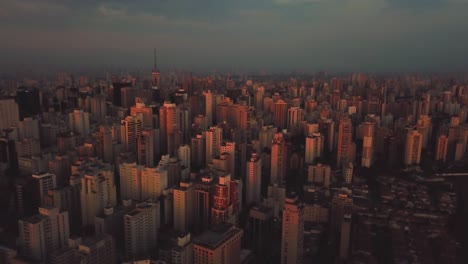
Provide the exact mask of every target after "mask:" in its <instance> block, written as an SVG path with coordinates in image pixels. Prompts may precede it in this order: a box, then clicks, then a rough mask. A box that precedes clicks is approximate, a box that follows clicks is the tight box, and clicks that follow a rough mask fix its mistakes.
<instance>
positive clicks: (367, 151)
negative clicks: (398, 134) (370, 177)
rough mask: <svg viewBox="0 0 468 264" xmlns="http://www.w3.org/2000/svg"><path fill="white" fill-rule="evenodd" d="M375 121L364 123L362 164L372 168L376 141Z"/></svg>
mask: <svg viewBox="0 0 468 264" xmlns="http://www.w3.org/2000/svg"><path fill="white" fill-rule="evenodd" d="M374 129H375V123H373V122H365V123H364V124H362V136H363V143H362V159H361V166H362V167H366V168H370V167H371V166H372V161H373V158H374V157H373V156H374V141H375V132H374Z"/></svg>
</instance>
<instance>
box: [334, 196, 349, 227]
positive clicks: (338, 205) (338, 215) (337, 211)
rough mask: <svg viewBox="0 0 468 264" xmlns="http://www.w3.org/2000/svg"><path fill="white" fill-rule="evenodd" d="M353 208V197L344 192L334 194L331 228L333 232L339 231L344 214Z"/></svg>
mask: <svg viewBox="0 0 468 264" xmlns="http://www.w3.org/2000/svg"><path fill="white" fill-rule="evenodd" d="M352 206H353V197H352V196H351V194H350V193H349V192H347V191H345V190H342V191H339V192H336V193H335V194H334V195H333V199H332V210H331V213H332V215H331V226H332V228H333V230H335V231H336V230H340V228H341V223H342V221H343V216H344V215H345V212H349V210H351V209H352Z"/></svg>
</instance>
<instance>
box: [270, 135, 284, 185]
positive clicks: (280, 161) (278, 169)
mask: <svg viewBox="0 0 468 264" xmlns="http://www.w3.org/2000/svg"><path fill="white" fill-rule="evenodd" d="M287 151H288V150H287V146H286V144H285V142H284V138H283V134H282V133H275V135H274V138H273V141H272V144H271V165H270V168H271V175H270V184H281V183H282V182H283V180H285V176H286V175H285V173H286V169H287V166H286V164H287V163H288V160H287V157H288V155H287Z"/></svg>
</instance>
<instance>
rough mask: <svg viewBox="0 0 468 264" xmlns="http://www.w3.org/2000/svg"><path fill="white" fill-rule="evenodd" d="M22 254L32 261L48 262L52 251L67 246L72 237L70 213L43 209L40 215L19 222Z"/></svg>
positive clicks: (56, 209)
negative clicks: (69, 222)
mask: <svg viewBox="0 0 468 264" xmlns="http://www.w3.org/2000/svg"><path fill="white" fill-rule="evenodd" d="M18 224H19V243H20V248H21V254H22V255H23V256H24V257H25V258H26V259H27V260H31V261H43V262H45V261H46V260H47V256H48V254H50V253H51V252H52V251H54V250H57V249H60V248H63V247H65V246H66V245H67V242H68V238H69V237H70V231H69V224H68V212H66V211H64V212H59V209H58V208H56V207H48V206H45V207H41V208H39V214H37V215H34V216H31V217H28V218H25V219H23V220H19V222H18Z"/></svg>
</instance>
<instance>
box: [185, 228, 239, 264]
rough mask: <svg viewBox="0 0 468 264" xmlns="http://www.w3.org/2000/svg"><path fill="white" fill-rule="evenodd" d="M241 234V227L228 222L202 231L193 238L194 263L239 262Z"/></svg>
mask: <svg viewBox="0 0 468 264" xmlns="http://www.w3.org/2000/svg"><path fill="white" fill-rule="evenodd" d="M242 235H243V231H242V229H240V228H236V227H235V226H234V225H230V224H223V225H218V226H215V227H213V228H212V229H211V230H208V231H205V232H203V233H202V234H200V235H199V236H197V237H196V238H195V239H194V251H195V257H194V260H195V262H194V263H195V264H206V263H216V264H237V263H240V261H241V259H240V251H241V239H242Z"/></svg>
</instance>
